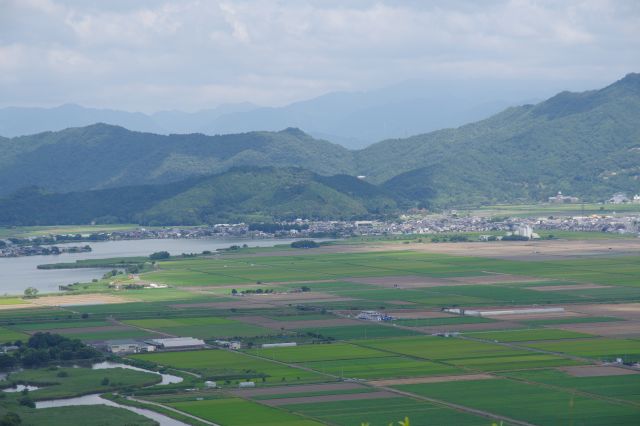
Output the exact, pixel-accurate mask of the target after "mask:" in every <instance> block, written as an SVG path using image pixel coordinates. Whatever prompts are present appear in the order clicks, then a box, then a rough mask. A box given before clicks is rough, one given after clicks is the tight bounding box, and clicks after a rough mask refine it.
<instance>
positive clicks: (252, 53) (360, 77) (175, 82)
mask: <svg viewBox="0 0 640 426" xmlns="http://www.w3.org/2000/svg"><path fill="white" fill-rule="evenodd" d="M629 72H640V1H638V0H628V1H625V0H617V1H613V0H610V1H607V0H562V1H557V0H553V1H551V0H550V1H535V0H511V1H508V0H505V1H502V0H482V1H478V0H468V1H465V0H460V1H456V0H443V1H422V0H415V1H414V0H407V1H399V0H396V1H394V0H387V1H385V0H378V1H369V0H339V1H338V0H335V1H334V0H324V1H311V0H308V1H305V0H281V1H275V0H271V1H263V0H238V1H213V0H211V1H204V0H168V1H152V0H142V1H134V0H0V106H10V105H17V106H54V105H59V104H63V103H78V104H82V105H85V106H92V107H102V108H116V109H123V110H129V111H143V112H153V111H157V110H163V109H180V110H186V111H194V110H198V109H201V108H210V107H215V106H216V105H219V104H223V103H237V102H247V101H248V102H252V103H255V104H259V105H271V106H278V105H284V104H287V103H290V102H293V101H298V100H303V99H308V98H312V97H314V96H318V95H321V94H324V93H328V92H332V91H361V90H371V89H373V88H379V87H384V86H388V85H393V84H397V83H399V82H402V81H406V80H412V79H419V80H429V81H438V80H441V79H447V80H449V81H470V80H472V81H477V82H478V84H482V82H483V81H485V80H486V81H493V82H495V81H496V80H497V81H499V80H504V81H507V80H508V81H511V82H517V83H518V84H522V85H527V84H529V83H530V82H532V81H534V80H535V81H537V82H548V84H549V85H550V87H551V86H553V87H566V88H569V89H582V88H591V87H592V88H597V87H600V86H603V85H606V84H608V83H610V82H613V81H615V80H617V79H619V78H621V77H623V76H624V75H625V74H627V73H629Z"/></svg>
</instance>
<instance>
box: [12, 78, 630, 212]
mask: <svg viewBox="0 0 640 426" xmlns="http://www.w3.org/2000/svg"><path fill="white" fill-rule="evenodd" d="M236 167H284V168H290V167H299V168H301V169H306V170H309V171H310V172H312V173H313V174H315V176H316V177H315V178H314V180H313V182H314V185H315V184H317V185H322V188H324V187H327V186H330V185H328V183H330V182H331V180H328V181H325V182H321V180H322V179H331V178H330V176H333V175H352V176H356V175H365V176H366V181H367V182H369V183H371V184H374V185H377V186H378V188H377V189H376V190H377V191H382V192H383V193H385V194H393V195H392V197H391V198H393V200H394V202H395V203H400V205H401V206H402V207H411V206H421V207H430V208H443V207H456V206H469V205H478V204H486V203H496V202H519V201H522V202H531V201H541V200H545V199H546V198H547V197H548V196H550V195H553V194H555V193H556V192H557V191H563V192H564V193H566V194H570V195H575V196H578V197H581V198H583V199H585V200H589V201H601V200H604V199H607V198H608V197H609V196H610V195H611V194H612V193H614V192H618V191H624V192H628V193H629V194H633V193H637V192H640V74H628V75H627V76H626V77H624V78H623V79H621V80H619V81H617V82H615V83H613V84H611V85H609V86H607V87H605V88H603V89H599V90H591V91H587V92H581V93H571V92H561V93H559V94H557V95H556V96H553V97H552V98H550V99H548V100H546V101H544V102H541V103H538V104H536V105H523V106H520V107H512V108H508V109H506V110H505V111H503V112H501V113H499V114H496V115H494V116H492V117H490V118H488V119H486V120H482V121H479V122H475V123H470V124H467V125H465V126H461V127H459V128H455V129H444V130H439V131H436V132H431V133H426V134H422V135H416V136H413V137H409V138H405V139H390V140H385V141H381V142H378V143H376V144H374V145H371V146H369V147H368V148H365V149H362V150H358V151H349V150H347V149H345V148H343V147H341V146H339V145H335V144H332V143H329V142H326V141H323V140H318V139H314V138H312V137H311V136H309V135H307V134H306V133H304V132H303V131H301V130H299V129H293V128H289V129H285V130H283V131H280V132H250V133H242V134H236V135H220V136H205V135H201V134H191V135H168V136H163V135H155V134H151V133H140V132H131V131H128V130H126V129H124V128H122V127H116V126H109V125H105V124H96V125H93V126H88V127H83V128H73V129H67V130H64V131H60V132H46V133H41V134H37V135H31V136H24V137H17V138H11V139H6V138H0V196H5V197H6V196H8V194H11V193H13V192H15V191H17V190H19V189H20V188H23V187H28V186H33V185H35V186H38V187H42V188H44V189H45V190H47V191H51V192H59V193H64V192H78V191H88V190H98V189H108V188H117V187H124V186H127V187H132V186H136V185H146V184H168V183H173V182H175V183H179V182H180V181H183V180H185V179H192V178H197V177H201V176H209V175H212V174H220V173H222V175H224V172H226V171H229V170H233V169H234V168H236ZM321 176H325V178H322V179H321ZM219 179H222V178H219ZM354 182H355V181H354ZM225 184H226V185H228V190H229V192H231V193H234V194H242V193H244V191H245V190H246V189H245V188H243V185H244V184H245V183H244V182H242V181H239V182H226V183H225ZM252 184H254V183H252ZM274 184H280V181H274ZM178 186H179V185H178ZM371 188H374V187H373V186H371ZM371 188H369V189H368V190H371V191H373V189H371ZM316 189H317V190H318V191H320V189H319V188H316ZM360 189H362V188H360ZM155 190H157V191H161V190H160V189H155ZM169 192H170V191H169ZM187 192H189V191H187ZM311 192H313V191H311ZM314 193H315V192H314ZM189 194H190V195H187V194H185V193H180V194H179V195H176V197H177V198H176V200H179V201H174V203H178V202H184V203H185V205H186V204H189V205H191V204H193V205H196V204H198V203H196V202H195V201H194V199H195V198H196V194H199V195H200V196H202V197H204V198H205V200H203V201H201V202H200V206H201V207H202V205H206V204H207V201H206V197H209V196H210V194H209V192H207V191H205V190H200V191H197V190H195V189H192V190H191V191H190V192H189ZM283 194H288V193H287V191H286V190H283V192H282V194H274V197H276V195H277V197H276V198H278V197H279V198H278V199H280V200H281V203H280V207H281V209H282V214H283V215H287V214H289V213H290V212H297V211H300V210H299V209H298V207H297V206H296V208H291V207H290V206H288V205H287V202H286V198H283V197H284V195H283ZM289 196H291V197H298V198H297V199H302V198H300V197H302V195H301V194H298V193H295V194H289ZM255 200H258V198H255ZM155 201H159V200H158V199H156V200H155ZM231 201H233V202H235V201H234V200H231ZM334 201H336V202H338V201H337V199H336V200H334ZM340 202H341V203H346V200H342V201H340ZM361 202H362V200H360V201H358V203H361ZM150 203H151V201H150ZM168 203H170V202H169V200H166V199H164V198H162V202H161V203H158V204H153V206H152V207H149V212H150V213H153V212H156V214H159V215H161V216H162V215H164V214H165V212H166V211H167V210H170V211H175V210H176V206H175V205H173V206H168V205H169V204H168ZM358 203H357V204H358ZM294 204H296V203H294ZM237 206H242V208H243V209H244V208H246V209H247V211H257V210H258V209H257V208H256V207H255V205H253V204H251V203H248V204H247V202H246V200H245V201H243V202H242V203H240V204H237ZM234 208H235V207H234ZM144 210H145V211H146V210H147V209H144ZM324 210H327V208H326V207H325V209H324ZM356 210H357V209H356ZM356 210H348V211H350V212H354V211H356ZM366 210H367V211H369V212H371V211H372V210H371V209H369V208H367V209H366ZM373 210H375V209H373ZM265 211H270V210H269V209H266V210H265ZM360 211H361V212H362V210H360ZM200 212H201V210H197V212H196V213H194V214H195V215H196V216H197V217H199V215H200V214H201V213H200ZM150 213H149V214H150ZM182 219H184V220H191V219H190V218H189V215H188V214H187V213H185V216H184V217H183V218H182Z"/></svg>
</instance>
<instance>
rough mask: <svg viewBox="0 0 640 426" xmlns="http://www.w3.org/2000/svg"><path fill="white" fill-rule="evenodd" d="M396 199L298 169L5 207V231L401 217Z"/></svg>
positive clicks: (13, 201) (245, 170) (19, 199)
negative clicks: (65, 226)
mask: <svg viewBox="0 0 640 426" xmlns="http://www.w3.org/2000/svg"><path fill="white" fill-rule="evenodd" d="M397 211H398V205H397V203H396V200H395V199H394V196H393V195H392V194H390V193H388V192H387V191H386V190H384V189H382V188H379V187H377V186H374V185H371V184H369V183H366V182H363V181H362V180H360V179H357V178H355V177H352V176H347V175H335V176H331V177H327V176H320V175H318V174H315V173H312V172H309V171H306V170H303V169H299V168H273V167H268V168H251V167H242V168H234V169H232V170H230V171H227V172H225V173H221V174H218V175H214V176H209V177H202V178H192V179H189V180H186V181H182V182H176V183H169V184H159V185H140V186H128V187H121V188H112V189H103V190H94V191H80V192H71V193H65V194H48V193H46V192H43V191H41V190H38V189H36V188H30V189H26V190H22V191H20V192H18V193H16V194H14V195H13V196H11V197H8V198H5V199H0V226H5V225H54V224H81V223H90V222H92V221H95V222H98V223H118V222H120V223H122V222H125V223H132V222H135V223H141V224H149V225H176V224H183V225H189V224H202V223H229V222H241V221H244V222H251V221H273V220H283V219H288V220H290V219H296V218H315V219H357V218H370V217H382V216H384V215H388V214H393V213H397Z"/></svg>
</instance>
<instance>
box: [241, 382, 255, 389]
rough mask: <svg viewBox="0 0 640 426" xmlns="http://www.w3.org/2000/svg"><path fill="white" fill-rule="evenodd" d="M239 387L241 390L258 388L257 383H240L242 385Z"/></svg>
mask: <svg viewBox="0 0 640 426" xmlns="http://www.w3.org/2000/svg"><path fill="white" fill-rule="evenodd" d="M238 387H239V388H255V387H256V383H255V382H240V383H238Z"/></svg>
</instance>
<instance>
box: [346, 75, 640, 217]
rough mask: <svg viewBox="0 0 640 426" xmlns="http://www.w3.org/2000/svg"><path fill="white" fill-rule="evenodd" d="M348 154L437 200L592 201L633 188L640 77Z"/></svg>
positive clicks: (376, 174)
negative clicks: (556, 197) (564, 196)
mask: <svg viewBox="0 0 640 426" xmlns="http://www.w3.org/2000/svg"><path fill="white" fill-rule="evenodd" d="M356 159H357V163H358V168H359V171H360V173H362V174H366V175H367V176H369V177H370V179H371V181H372V182H385V186H386V187H387V188H389V189H392V190H396V191H400V192H401V193H402V194H403V195H404V196H408V197H410V198H413V199H417V200H421V201H424V202H426V203H427V204H436V205H440V206H442V205H469V204H473V203H479V202H492V201H511V202H513V201H517V200H523V201H540V200H544V199H546V197H548V196H549V195H553V194H554V193H555V192H556V191H558V190H561V191H563V192H565V193H568V194H572V195H578V196H580V197H584V198H587V199H593V200H601V199H605V198H607V197H608V196H610V195H611V194H612V193H613V192H615V191H626V192H629V193H636V192H640V74H629V75H627V76H626V77H625V78H623V79H622V80H620V81H617V82H616V83H614V84H612V85H610V86H608V87H605V88H604V89H601V90H594V91H589V92H583V93H569V92H563V93H560V94H558V95H556V96H554V97H552V98H550V99H548V100H547V101H545V102H542V103H539V104H537V105H525V106H522V107H517V108H509V109H507V110H506V111H504V112H502V113H500V114H497V115H495V116H493V117H491V118H489V119H487V120H483V121H479V122H477V123H473V124H469V125H466V126H462V127H460V128H457V129H447V130H441V131H437V132H432V133H428V134H424V135H418V136H414V137H411V138H407V139H394V140H387V141H383V142H380V143H377V144H375V145H373V146H371V147H369V148H367V149H365V150H363V151H361V152H359V153H358V155H357V157H356ZM425 197H426V198H425Z"/></svg>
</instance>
